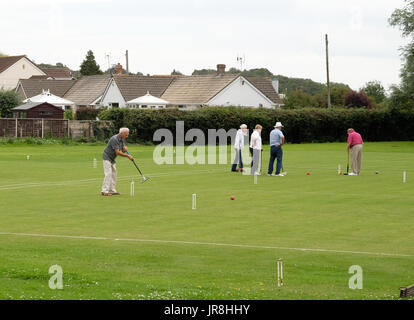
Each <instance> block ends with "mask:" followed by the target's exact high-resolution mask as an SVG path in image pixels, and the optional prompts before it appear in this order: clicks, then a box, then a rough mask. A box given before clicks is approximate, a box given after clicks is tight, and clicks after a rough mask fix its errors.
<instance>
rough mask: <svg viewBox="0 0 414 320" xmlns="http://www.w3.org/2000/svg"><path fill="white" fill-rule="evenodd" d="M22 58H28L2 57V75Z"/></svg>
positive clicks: (0, 63) (0, 61) (0, 65)
mask: <svg viewBox="0 0 414 320" xmlns="http://www.w3.org/2000/svg"><path fill="white" fill-rule="evenodd" d="M22 58H26V56H12V57H0V73H1V72H3V71H4V70H6V69H8V68H9V67H11V66H12V65H14V64H15V63H16V62H17V61H19V60H20V59H22Z"/></svg>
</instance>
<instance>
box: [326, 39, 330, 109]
mask: <svg viewBox="0 0 414 320" xmlns="http://www.w3.org/2000/svg"><path fill="white" fill-rule="evenodd" d="M325 42H326V79H327V81H326V84H327V86H328V108H330V107H331V84H330V82H329V54H328V35H327V34H325Z"/></svg>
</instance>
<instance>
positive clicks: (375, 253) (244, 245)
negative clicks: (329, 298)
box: [0, 232, 414, 258]
mask: <svg viewBox="0 0 414 320" xmlns="http://www.w3.org/2000/svg"><path fill="white" fill-rule="evenodd" d="M0 235H5V236H20V237H42V238H61V239H77V240H109V241H126V242H151V243H165V244H188V245H203V246H218V247H233V248H234V247H235V248H247V249H276V250H290V251H303V252H327V253H345V254H362V255H374V256H388V257H410V258H413V257H414V255H410V254H401V253H383V252H369V251H349V250H334V249H317V248H290V247H274V246H259V245H247V244H231V243H214V242H198V241H176V240H154V239H128V238H108V237H91V236H68V235H55V234H39V233H15V232H0Z"/></svg>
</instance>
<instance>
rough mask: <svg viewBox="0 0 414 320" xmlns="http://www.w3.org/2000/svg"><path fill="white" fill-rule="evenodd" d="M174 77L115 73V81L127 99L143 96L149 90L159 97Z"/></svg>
mask: <svg viewBox="0 0 414 320" xmlns="http://www.w3.org/2000/svg"><path fill="white" fill-rule="evenodd" d="M173 79H174V77H172V76H138V75H114V81H115V83H116V85H117V86H118V88H119V90H120V91H121V94H122V96H123V97H124V99H125V101H130V100H132V99H135V98H138V97H142V96H144V95H145V94H146V93H147V92H149V93H150V94H151V95H152V96H154V97H157V98H159V97H161V96H162V94H163V93H164V92H165V90H166V89H167V88H168V86H169V85H170V84H171V82H172V81H173Z"/></svg>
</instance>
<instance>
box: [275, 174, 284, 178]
mask: <svg viewBox="0 0 414 320" xmlns="http://www.w3.org/2000/svg"><path fill="white" fill-rule="evenodd" d="M284 176H285V175H284V174H281V173H279V174H276V175H275V177H284Z"/></svg>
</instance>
